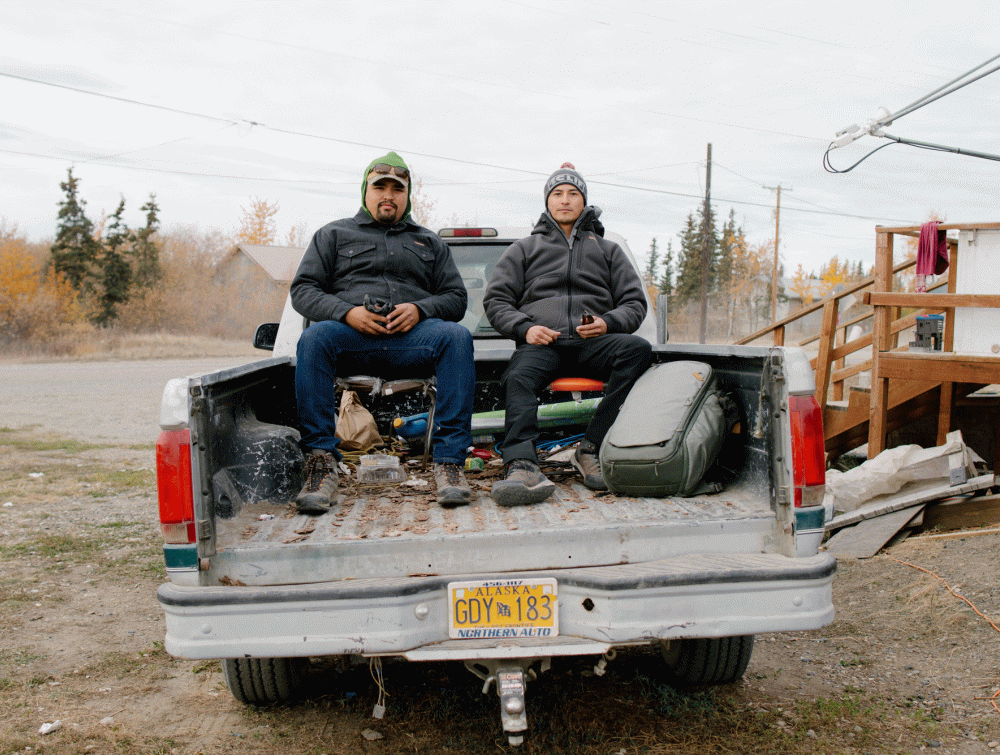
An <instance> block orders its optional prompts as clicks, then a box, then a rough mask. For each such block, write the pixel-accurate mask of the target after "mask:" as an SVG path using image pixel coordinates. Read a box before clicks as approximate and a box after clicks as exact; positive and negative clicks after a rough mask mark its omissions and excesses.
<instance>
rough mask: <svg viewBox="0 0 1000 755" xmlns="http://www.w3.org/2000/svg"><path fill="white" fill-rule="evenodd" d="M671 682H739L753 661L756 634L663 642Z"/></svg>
mask: <svg viewBox="0 0 1000 755" xmlns="http://www.w3.org/2000/svg"><path fill="white" fill-rule="evenodd" d="M660 652H661V653H662V654H663V660H664V661H665V662H666V664H667V674H668V676H669V681H670V682H671V683H672V684H675V685H677V686H679V687H695V686H700V685H705V684H728V683H729V682H735V681H736V680H737V679H739V678H740V677H741V676H743V672H744V671H746V670H747V664H748V663H750V655H751V654H752V653H753V635H752V634H744V635H740V636H738V637H700V638H697V639H685V640H667V641H666V642H663V643H661V644H660Z"/></svg>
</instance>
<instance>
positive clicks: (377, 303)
mask: <svg viewBox="0 0 1000 755" xmlns="http://www.w3.org/2000/svg"><path fill="white" fill-rule="evenodd" d="M365 309H367V310H368V311H369V312H374V313H375V314H377V315H388V314H389V313H390V312H392V310H393V306H392V300H390V299H374V298H372V297H371V296H369V295H368V294H365Z"/></svg>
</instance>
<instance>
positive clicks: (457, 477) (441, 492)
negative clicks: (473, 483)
mask: <svg viewBox="0 0 1000 755" xmlns="http://www.w3.org/2000/svg"><path fill="white" fill-rule="evenodd" d="M434 484H435V485H437V502H438V503H440V504H441V505H442V506H444V507H446V508H453V507H455V506H467V505H468V504H469V501H470V500H472V488H470V487H469V483H468V482H466V481H465V475H464V474H462V468H461V467H459V466H458V464H455V463H454V462H451V461H441V462H435V463H434Z"/></svg>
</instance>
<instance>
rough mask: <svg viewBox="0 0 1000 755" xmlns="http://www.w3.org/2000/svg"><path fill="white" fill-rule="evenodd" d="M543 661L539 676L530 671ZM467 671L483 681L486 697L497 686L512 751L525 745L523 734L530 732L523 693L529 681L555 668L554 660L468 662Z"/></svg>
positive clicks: (503, 720) (501, 715)
mask: <svg viewBox="0 0 1000 755" xmlns="http://www.w3.org/2000/svg"><path fill="white" fill-rule="evenodd" d="M537 661H541V666H540V668H539V670H538V673H536V672H535V669H533V668H531V666H533V665H534V664H535V663H536V662H537ZM465 667H466V668H467V669H469V671H471V672H472V673H473V674H475V675H476V676H478V677H479V678H480V679H483V680H484V682H485V683H484V684H483V694H484V695H485V694H486V693H487V692H489V691H490V686H492V685H493V684H494V683H496V685H497V695H499V697H500V720H501V722H502V723H503V730H504V731H505V732H507V741H508V742H509V743H510V745H511V746H512V747H517V746H518V745H520V744H523V743H524V732H526V731H527V730H528V714H527V711H526V710H525V704H524V692H525V688H526V687H527V683H528V680H529V679H530V680H531V681H534V680H535V679H537V678H538V674H539V673H543V672H545V671H548V670H549V669H550V668H551V667H552V659H551V658H505V659H482V660H477V661H466V662H465Z"/></svg>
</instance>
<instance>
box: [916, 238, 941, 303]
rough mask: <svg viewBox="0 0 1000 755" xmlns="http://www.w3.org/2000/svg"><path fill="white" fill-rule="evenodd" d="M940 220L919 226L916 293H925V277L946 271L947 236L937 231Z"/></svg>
mask: <svg viewBox="0 0 1000 755" xmlns="http://www.w3.org/2000/svg"><path fill="white" fill-rule="evenodd" d="M940 224H941V221H940V220H932V221H930V222H929V223H924V224H923V225H922V226H920V242H919V244H917V278H916V289H917V293H919V294H922V293H926V291H927V276H928V275H940V274H941V273H943V272H944V271H945V270H947V269H948V236H947V234H946V233H945V232H944V231H939V230H938V226H939V225H940Z"/></svg>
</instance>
